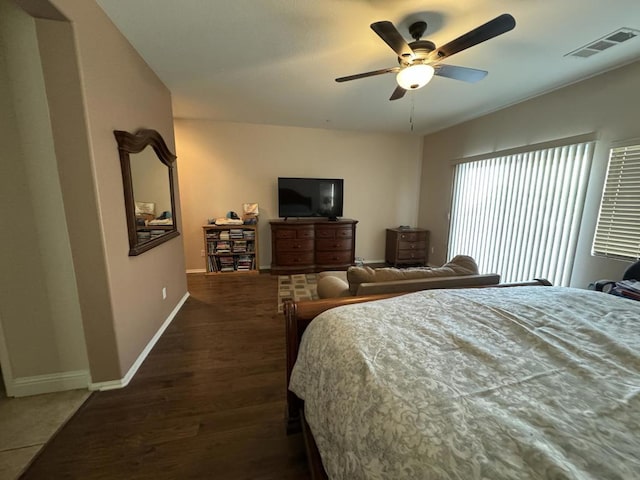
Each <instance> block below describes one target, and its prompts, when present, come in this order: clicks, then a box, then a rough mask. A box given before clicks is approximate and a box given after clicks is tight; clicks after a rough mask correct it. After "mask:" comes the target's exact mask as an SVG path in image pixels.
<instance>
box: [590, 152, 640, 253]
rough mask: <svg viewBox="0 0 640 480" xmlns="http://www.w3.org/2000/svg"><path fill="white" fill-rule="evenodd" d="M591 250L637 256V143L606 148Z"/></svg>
mask: <svg viewBox="0 0 640 480" xmlns="http://www.w3.org/2000/svg"><path fill="white" fill-rule="evenodd" d="M592 253H593V254H594V255H605V256H608V257H615V258H621V259H624V260H629V259H637V258H640V145H627V146H621V147H616V148H612V149H611V150H610V152H609V168H608V170H607V180H606V181H605V184H604V192H603V193H602V201H601V202H600V214H599V215H598V225H597V227H596V234H595V237H594V239H593V249H592Z"/></svg>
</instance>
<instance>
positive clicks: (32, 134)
mask: <svg viewBox="0 0 640 480" xmlns="http://www.w3.org/2000/svg"><path fill="white" fill-rule="evenodd" d="M0 40H1V41H0V45H1V47H2V48H0V91H1V92H2V95H0V102H2V105H1V107H0V144H1V145H2V150H3V157H2V162H1V165H2V169H1V171H0V195H1V196H0V211H1V214H0V215H1V217H2V218H3V228H2V229H0V245H1V248H0V271H2V273H3V275H2V278H1V279H0V312H1V318H0V322H1V323H2V325H1V328H0V330H1V331H2V332H3V334H4V338H3V345H2V347H1V348H3V349H4V351H3V352H2V358H1V361H2V370H3V373H4V374H5V379H6V380H7V382H6V383H7V385H6V386H7V392H8V393H9V394H10V395H13V394H23V393H24V392H23V391H21V389H20V388H19V387H18V385H19V384H25V383H28V380H29V379H34V378H36V379H38V381H39V382H43V380H42V379H43V378H44V377H47V378H52V377H55V376H56V375H60V374H63V375H65V377H66V378H67V380H68V379H69V377H70V376H74V377H75V378H74V380H73V382H76V383H74V385H76V386H77V385H81V384H82V383H81V382H84V384H85V385H86V383H87V381H88V373H89V366H88V361H87V352H86V348H85V343H84V337H83V329H82V318H81V313H80V308H79V303H78V293H77V289H76V279H75V272H74V269H73V260H72V256H71V249H70V247H69V236H68V233H67V229H66V218H65V212H64V205H63V199H62V192H61V186H60V181H59V178H58V172H57V164H56V157H55V152H54V148H53V137H52V133H51V124H50V121H49V112H48V108H47V99H46V91H45V81H44V77H43V72H42V66H41V64H40V59H39V53H38V43H37V38H36V26H35V22H34V21H33V19H32V18H31V17H30V16H29V15H27V14H26V13H25V12H23V11H22V10H21V9H19V8H18V7H16V6H15V5H14V4H13V3H11V2H7V1H4V0H2V1H0ZM36 383H37V382H36ZM50 386H51V385H49V387H50ZM30 388H31V387H30ZM44 388H45V389H46V388H48V387H47V386H45V387H44Z"/></svg>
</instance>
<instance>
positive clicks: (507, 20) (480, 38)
mask: <svg viewBox="0 0 640 480" xmlns="http://www.w3.org/2000/svg"><path fill="white" fill-rule="evenodd" d="M515 26H516V20H515V19H514V18H513V17H512V16H511V15H509V14H508V13H503V14H502V15H500V16H498V17H496V18H494V19H493V20H489V21H488V22H487V23H485V24H484V25H480V26H479V27H477V28H474V29H473V30H471V31H470V32H467V33H465V34H464V35H462V36H460V37H458V38H456V39H455V40H451V41H450V42H449V43H447V44H445V45H443V46H441V47H440V48H438V49H437V50H436V51H435V52H433V55H432V56H433V57H434V58H438V59H441V58H445V57H450V56H451V55H453V54H455V53H458V52H461V51H462V50H466V49H467V48H469V47H473V46H474V45H478V44H479V43H482V42H484V41H487V40H490V39H492V38H493V37H497V36H498V35H502V34H503V33H506V32H508V31H509V30H513V28H514V27H515Z"/></svg>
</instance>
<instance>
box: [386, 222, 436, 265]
mask: <svg viewBox="0 0 640 480" xmlns="http://www.w3.org/2000/svg"><path fill="white" fill-rule="evenodd" d="M428 248H429V231H428V230H424V229H422V228H387V243H386V249H385V261H386V262H387V263H388V264H389V265H393V266H394V267H399V266H410V265H420V266H426V265H427V260H428V258H429V255H428V253H427V249H428Z"/></svg>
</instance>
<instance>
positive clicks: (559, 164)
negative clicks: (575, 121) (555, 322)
mask: <svg viewBox="0 0 640 480" xmlns="http://www.w3.org/2000/svg"><path fill="white" fill-rule="evenodd" d="M592 155H593V142H584V143H579V144H575V145H566V146H562V147H555V148H545V149H542V150H536V151H531V152H525V153H519V154H515V155H506V156H501V157H496V158H491V159H486V160H480V161H474V162H468V163H460V164H458V165H456V167H455V175H454V189H453V200H452V214H451V224H450V231H449V251H448V255H449V258H451V257H453V256H454V255H458V254H463V255H470V256H472V257H473V258H474V259H475V260H476V262H477V263H478V267H479V269H480V271H481V272H485V273H488V272H495V273H499V274H500V275H501V277H502V278H501V281H502V282H517V281H524V280H530V279H533V278H546V279H548V280H550V281H551V282H552V283H553V284H554V285H565V286H566V285H568V284H569V281H570V278H571V272H572V269H573V258H574V254H575V249H576V244H577V239H578V229H579V226H580V222H581V219H582V208H583V205H584V197H585V193H586V186H587V180H588V174H589V168H590V165H591V157H592Z"/></svg>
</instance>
